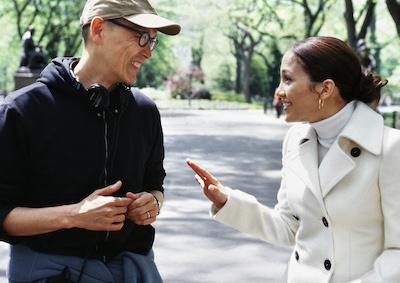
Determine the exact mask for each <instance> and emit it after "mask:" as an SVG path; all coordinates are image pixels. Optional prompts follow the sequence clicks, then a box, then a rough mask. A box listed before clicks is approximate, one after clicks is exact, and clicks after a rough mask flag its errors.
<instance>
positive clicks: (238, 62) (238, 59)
mask: <svg viewBox="0 0 400 283" xmlns="http://www.w3.org/2000/svg"><path fill="white" fill-rule="evenodd" d="M235 54H236V80H235V93H237V94H240V93H241V92H242V68H243V67H242V65H243V56H242V55H240V52H239V51H238V50H236V53H235Z"/></svg>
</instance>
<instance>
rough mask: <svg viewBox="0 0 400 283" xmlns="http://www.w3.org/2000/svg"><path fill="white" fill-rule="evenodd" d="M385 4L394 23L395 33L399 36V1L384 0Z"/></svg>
mask: <svg viewBox="0 0 400 283" xmlns="http://www.w3.org/2000/svg"><path fill="white" fill-rule="evenodd" d="M386 5H387V7H388V10H389V13H390V15H391V16H392V18H393V21H394V23H395V25H396V30H397V35H398V36H399V37H400V3H398V2H397V0H386Z"/></svg>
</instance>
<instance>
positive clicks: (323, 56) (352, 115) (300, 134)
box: [187, 37, 400, 283]
mask: <svg viewBox="0 0 400 283" xmlns="http://www.w3.org/2000/svg"><path fill="white" fill-rule="evenodd" d="M386 83H387V81H386V80H381V79H380V78H379V76H377V75H375V74H372V73H371V72H366V73H363V72H361V66H360V63H359V61H358V58H357V55H356V54H355V53H354V51H352V49H351V48H350V47H348V46H347V45H346V44H345V43H344V42H343V41H341V40H339V39H336V38H333V37H312V38H308V39H306V40H305V41H302V42H299V43H297V44H295V45H294V47H292V48H291V49H289V50H288V51H287V52H286V53H285V55H284V57H283V60H282V65H281V82H280V85H279V96H280V98H281V100H282V101H283V105H284V111H285V113H286V117H285V119H286V121H288V122H304V123H297V124H296V125H294V126H293V127H292V128H291V129H290V130H289V131H288V133H287V135H286V137H285V140H284V142H283V148H282V155H283V157H282V165H283V166H282V182H281V187H280V189H279V192H278V203H277V205H276V206H275V207H274V208H269V207H266V206H264V205H262V204H260V203H259V202H258V201H257V200H256V199H255V198H254V197H253V196H251V195H249V194H247V193H245V192H242V191H239V190H234V189H230V188H228V187H225V186H223V185H222V184H221V182H219V180H218V179H216V178H215V177H214V176H213V175H212V174H211V173H209V172H207V170H205V169H204V168H202V167H201V166H200V165H198V164H196V163H195V162H193V161H191V160H188V161H187V163H188V165H189V166H190V167H191V168H192V169H193V170H194V171H195V172H196V176H195V178H196V180H197V181H198V182H199V184H200V185H201V187H202V188H203V190H204V193H205V195H206V196H207V197H208V198H209V199H210V200H211V202H212V208H211V212H212V215H213V218H214V219H216V220H217V221H220V222H222V223H225V224H226V225H229V226H231V227H233V228H235V229H238V230H239V231H242V232H245V233H249V234H251V235H253V236H255V237H257V238H260V239H263V240H265V241H267V242H269V243H272V244H276V245H280V246H289V247H292V249H293V252H292V256H291V257H290V262H289V268H288V279H287V280H288V282H307V283H313V282H315V283H321V282H330V283H343V282H375V283H376V282H400V268H399V262H400V225H399V224H398V221H399V219H400V206H399V203H400V189H399V184H400V175H399V174H398V170H397V166H398V163H399V161H400V131H398V130H395V129H393V128H388V127H385V126H384V124H383V119H382V116H380V115H379V114H378V113H376V112H375V111H373V110H372V109H371V108H370V107H369V106H368V105H367V104H368V103H370V102H371V101H374V100H375V99H376V98H378V97H379V96H380V88H381V87H383V86H384V85H385V84H386ZM266 256H267V255H266Z"/></svg>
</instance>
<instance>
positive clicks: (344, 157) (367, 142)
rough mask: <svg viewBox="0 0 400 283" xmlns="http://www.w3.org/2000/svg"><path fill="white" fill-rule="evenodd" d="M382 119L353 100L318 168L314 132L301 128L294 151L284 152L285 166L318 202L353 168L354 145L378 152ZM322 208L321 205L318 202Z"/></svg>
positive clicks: (311, 129)
mask: <svg viewBox="0 0 400 283" xmlns="http://www.w3.org/2000/svg"><path fill="white" fill-rule="evenodd" d="M383 127H384V125H383V118H382V117H381V116H380V115H379V114H377V113H376V112H375V111H373V110H372V109H371V108H370V107H369V106H367V105H366V104H364V103H362V102H359V101H357V102H356V106H355V110H354V112H353V115H352V117H351V118H350V120H349V122H348V123H347V125H346V126H345V128H344V129H343V131H342V132H341V133H340V134H339V136H338V139H337V140H336V142H334V144H333V145H332V146H331V148H330V149H329V151H328V153H327V154H326V156H325V157H324V159H323V161H322V163H321V165H320V166H319V168H318V140H317V135H316V132H315V130H314V129H313V128H312V127H311V126H309V125H303V126H302V127H300V128H301V130H300V132H299V133H298V135H295V136H297V138H295V141H294V142H296V143H297V145H294V146H296V147H297V150H295V151H294V152H291V153H288V156H287V163H286V165H287V166H288V167H289V168H290V169H291V170H292V171H293V172H294V173H295V174H296V175H297V176H298V177H300V178H301V179H302V180H303V182H304V183H305V184H306V185H307V187H309V188H310V189H311V191H312V192H313V194H314V195H315V196H316V198H317V199H318V200H319V201H320V202H322V199H323V198H324V197H325V196H326V195H327V194H328V193H329V191H330V190H331V189H332V188H333V187H334V186H335V185H336V184H337V183H338V182H339V181H340V180H342V179H343V178H344V177H345V176H346V175H348V174H349V173H350V172H351V171H352V170H353V169H354V167H355V165H356V163H355V160H353V158H352V157H351V154H350V151H349V147H350V149H351V148H352V147H354V146H359V147H362V148H363V149H364V150H367V151H369V152H371V153H372V154H375V155H378V154H380V152H381V147H382V136H383ZM320 204H321V206H323V203H320Z"/></svg>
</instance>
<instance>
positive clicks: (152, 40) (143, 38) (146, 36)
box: [107, 19, 158, 51]
mask: <svg viewBox="0 0 400 283" xmlns="http://www.w3.org/2000/svg"><path fill="white" fill-rule="evenodd" d="M107 21H108V22H110V23H113V24H114V25H117V26H120V27H123V28H125V29H127V30H130V31H133V32H136V33H138V34H139V35H140V37H139V46H140V47H145V46H146V45H147V44H150V50H151V51H153V49H154V48H155V47H156V46H157V43H158V40H157V37H151V36H150V33H149V32H147V31H142V30H137V29H135V28H133V27H131V26H128V25H127V24H124V23H122V22H120V21H118V20H115V19H111V20H107Z"/></svg>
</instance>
